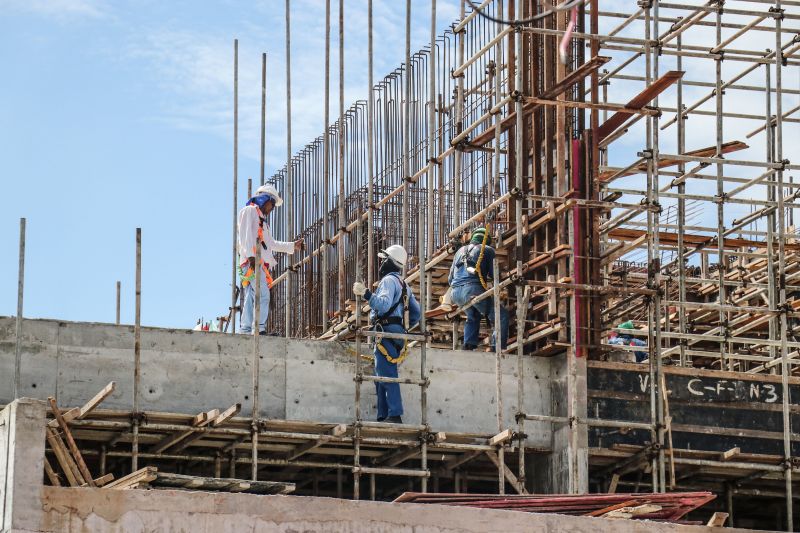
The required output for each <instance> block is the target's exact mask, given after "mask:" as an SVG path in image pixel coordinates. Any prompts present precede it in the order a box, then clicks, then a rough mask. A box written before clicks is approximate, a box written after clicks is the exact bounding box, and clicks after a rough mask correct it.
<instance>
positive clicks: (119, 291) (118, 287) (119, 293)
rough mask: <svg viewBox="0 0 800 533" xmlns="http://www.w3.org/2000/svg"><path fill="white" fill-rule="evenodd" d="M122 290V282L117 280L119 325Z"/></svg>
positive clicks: (117, 322)
mask: <svg viewBox="0 0 800 533" xmlns="http://www.w3.org/2000/svg"><path fill="white" fill-rule="evenodd" d="M121 292H122V282H120V281H117V320H116V322H115V324H117V325H118V326H119V311H120V302H121V300H122V296H121Z"/></svg>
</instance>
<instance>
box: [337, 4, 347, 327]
mask: <svg viewBox="0 0 800 533" xmlns="http://www.w3.org/2000/svg"><path fill="white" fill-rule="evenodd" d="M344 122H345V116H344V0H339V129H338V130H339V131H338V134H339V139H338V147H339V240H338V241H337V243H336V250H337V252H338V263H339V312H340V313H341V314H342V316H344V313H345V300H346V288H345V286H344V285H345V270H344V234H345V228H346V222H345V219H344V146H345V140H344Z"/></svg>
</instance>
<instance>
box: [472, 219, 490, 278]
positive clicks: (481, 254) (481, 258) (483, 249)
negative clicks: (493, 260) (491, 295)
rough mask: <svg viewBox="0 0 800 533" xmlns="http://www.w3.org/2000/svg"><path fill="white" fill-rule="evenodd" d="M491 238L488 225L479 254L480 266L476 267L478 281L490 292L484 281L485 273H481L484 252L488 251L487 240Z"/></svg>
mask: <svg viewBox="0 0 800 533" xmlns="http://www.w3.org/2000/svg"><path fill="white" fill-rule="evenodd" d="M488 238H489V225H488V224H487V225H486V228H485V231H484V232H483V242H481V252H480V253H479V254H478V264H477V265H475V272H476V273H477V274H478V279H479V280H480V282H481V285H483V290H488V289H489V287H488V285H487V283H486V280H485V279H483V272H481V263H483V252H484V251H485V250H486V240H487V239H488Z"/></svg>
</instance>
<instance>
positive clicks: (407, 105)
mask: <svg viewBox="0 0 800 533" xmlns="http://www.w3.org/2000/svg"><path fill="white" fill-rule="evenodd" d="M403 84H404V87H405V90H404V92H403V142H402V154H403V176H402V178H403V212H402V220H401V223H400V225H401V229H402V235H403V248H405V249H406V250H408V249H409V246H410V243H409V238H410V229H409V225H410V224H411V219H410V218H409V213H408V209H409V194H410V191H409V187H408V185H409V183H408V182H409V178H410V177H411V169H410V162H409V151H410V150H411V146H410V144H411V139H410V136H411V0H406V62H405V72H404V73H403ZM418 238H422V236H418ZM406 271H407V269H406V266H405V265H403V276H405V274H406ZM422 311H423V313H424V312H425V309H424V308H423V310H422Z"/></svg>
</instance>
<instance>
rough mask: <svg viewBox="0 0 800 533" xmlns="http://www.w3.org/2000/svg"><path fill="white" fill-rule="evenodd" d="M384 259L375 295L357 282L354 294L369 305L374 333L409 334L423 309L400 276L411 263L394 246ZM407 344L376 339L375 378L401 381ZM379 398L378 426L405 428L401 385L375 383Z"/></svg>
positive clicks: (402, 252)
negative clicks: (389, 423) (407, 263)
mask: <svg viewBox="0 0 800 533" xmlns="http://www.w3.org/2000/svg"><path fill="white" fill-rule="evenodd" d="M378 257H379V258H380V259H381V264H380V269H379V270H378V275H379V276H380V278H381V279H380V282H379V283H378V289H377V290H376V291H375V292H374V293H373V292H371V291H370V290H369V289H367V287H366V286H365V285H364V284H363V283H361V282H360V281H357V282H355V283H354V284H353V293H354V294H355V295H356V296H361V297H363V298H364V299H365V300H367V302H368V303H369V307H370V313H369V319H370V324H371V325H372V328H373V330H374V331H386V332H390V333H406V332H408V330H409V328H412V327H414V326H415V325H416V324H417V323H418V322H419V317H420V309H419V303H417V299H416V298H414V293H413V292H412V291H411V287H409V286H408V285H406V282H405V281H403V279H402V278H401V276H400V273H401V272H402V270H403V267H404V266H405V265H406V262H407V261H408V253H407V252H406V251H405V249H404V248H403V247H402V246H400V245H398V244H393V245H392V246H389V247H388V248H386V249H385V250H381V251H380V252H379V253H378ZM407 344H408V343H407V342H406V341H405V340H403V339H386V338H380V337H376V338H375V352H374V356H375V375H376V376H380V377H387V378H396V377H397V365H398V364H399V363H400V362H401V361H402V360H403V359H404V358H405V356H406V353H407ZM375 392H376V393H377V395H378V422H391V423H395V424H402V423H403V419H402V418H401V417H402V416H403V399H402V397H401V395H400V385H399V384H398V383H382V382H379V381H376V382H375Z"/></svg>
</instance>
